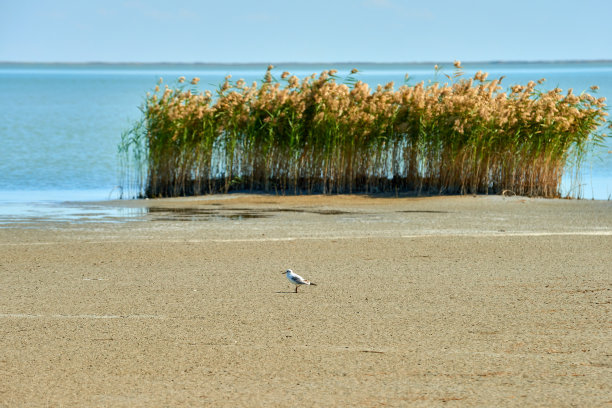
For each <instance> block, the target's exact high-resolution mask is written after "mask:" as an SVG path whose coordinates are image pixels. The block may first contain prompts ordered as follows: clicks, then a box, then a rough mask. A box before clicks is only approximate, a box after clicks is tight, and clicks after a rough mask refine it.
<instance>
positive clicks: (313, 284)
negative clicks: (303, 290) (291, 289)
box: [308, 282, 317, 286]
mask: <svg viewBox="0 0 612 408" xmlns="http://www.w3.org/2000/svg"><path fill="white" fill-rule="evenodd" d="M308 284H309V285H312V286H317V284H316V283H314V282H308Z"/></svg>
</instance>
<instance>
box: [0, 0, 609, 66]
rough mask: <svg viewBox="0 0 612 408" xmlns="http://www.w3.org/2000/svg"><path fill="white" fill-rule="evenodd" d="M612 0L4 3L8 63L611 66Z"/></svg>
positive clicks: (1, 57)
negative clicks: (571, 62) (577, 62)
mask: <svg viewBox="0 0 612 408" xmlns="http://www.w3.org/2000/svg"><path fill="white" fill-rule="evenodd" d="M611 27H612V1H610V0H580V1H577V0H571V1H570V0H556V1H555V0H508V1H492V0H489V1H484V0H473V1H470V0H464V1H456V0H455V1H447V0H430V1H422V0H415V1H407V0H405V1H402V0H353V1H350V0H326V1H322V0H306V1H290V0H285V1H276V0H251V1H246V0H234V1H232V0H226V1H221V0H217V1H193V0H182V1H176V2H174V1H158V0H151V1H145V0H47V1H45V0H17V1H13V0H0V61H26V62H92V61H102V62H264V63H267V62H355V61H359V62H438V61H452V60H455V59H459V60H462V61H490V60H505V61H509V60H526V61H536V60H568V59H612V41H611V38H612V33H611V29H610V28H611Z"/></svg>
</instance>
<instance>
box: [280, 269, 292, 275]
mask: <svg viewBox="0 0 612 408" xmlns="http://www.w3.org/2000/svg"><path fill="white" fill-rule="evenodd" d="M281 273H282V274H287V273H293V271H292V270H291V269H287V270H286V271H284V272H281Z"/></svg>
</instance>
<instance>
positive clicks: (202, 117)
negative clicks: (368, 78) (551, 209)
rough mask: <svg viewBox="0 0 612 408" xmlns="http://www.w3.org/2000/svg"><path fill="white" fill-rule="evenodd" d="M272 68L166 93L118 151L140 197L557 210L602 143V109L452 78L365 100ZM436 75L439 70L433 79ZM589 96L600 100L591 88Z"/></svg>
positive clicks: (356, 87) (333, 84) (555, 95)
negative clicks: (266, 196) (532, 200)
mask: <svg viewBox="0 0 612 408" xmlns="http://www.w3.org/2000/svg"><path fill="white" fill-rule="evenodd" d="M272 71H273V66H269V67H268V69H267V71H266V73H265V76H264V78H263V80H262V81H261V82H260V83H258V82H254V83H252V84H250V85H249V84H246V83H245V81H243V80H238V81H236V82H232V81H231V76H228V77H226V79H225V82H224V83H223V84H222V85H221V86H220V87H219V88H218V89H217V90H216V91H215V93H214V94H213V93H212V92H210V91H205V92H200V91H198V88H197V83H198V81H199V79H198V78H194V79H192V80H191V81H190V82H186V81H185V78H184V77H181V78H179V80H178V82H177V83H176V85H175V86H173V87H169V86H167V85H165V86H164V87H163V88H162V85H163V84H162V82H161V80H160V83H159V84H158V85H157V86H156V88H155V92H152V93H149V94H147V97H146V100H145V102H144V104H143V106H142V112H143V117H142V119H141V120H140V121H139V122H138V123H137V124H136V125H135V126H134V127H133V128H132V129H130V130H129V131H127V132H126V133H125V134H124V135H123V138H122V144H121V148H120V150H121V151H122V152H123V153H124V159H125V160H126V161H125V167H124V168H125V169H127V178H129V179H130V182H131V183H132V184H135V185H136V188H137V190H138V191H139V192H140V194H141V195H144V196H146V197H169V196H186V195H198V194H208V193H226V192H228V191H231V190H243V191H244V190H248V191H263V192H276V193H282V194H285V193H289V194H311V193H323V194H335V193H376V192H394V193H399V192H415V191H416V192H423V193H429V194H431V193H434V194H499V193H502V192H504V191H509V192H512V193H513V194H517V195H526V196H541V197H559V196H560V186H561V179H562V177H563V175H564V174H566V172H567V170H568V169H573V171H574V174H578V171H579V168H580V164H581V162H582V160H583V159H584V157H585V154H586V152H587V151H588V150H589V149H590V148H592V147H593V146H595V145H597V144H600V143H602V142H603V139H604V137H606V135H605V134H604V133H603V131H602V128H603V125H604V124H605V120H606V115H607V112H606V110H607V108H606V105H605V98H599V99H597V98H596V97H594V96H592V95H591V94H589V93H585V92H583V93H581V94H579V95H576V94H574V93H573V91H572V89H570V90H568V91H566V92H563V91H562V90H561V89H558V88H555V89H552V90H549V91H540V90H539V89H538V84H540V83H541V82H542V81H543V80H540V81H538V83H536V82H534V81H531V82H529V83H528V84H526V85H512V86H510V87H508V88H507V89H505V90H504V88H503V87H502V80H503V77H502V78H497V79H492V80H488V78H487V77H488V76H487V74H486V73H483V72H478V73H477V74H476V75H475V76H474V77H472V78H466V77H465V75H464V74H463V70H462V67H461V64H460V63H459V62H455V71H454V73H452V74H451V75H446V76H442V75H439V76H440V77H443V78H444V80H445V82H441V81H433V82H431V81H430V82H428V83H424V82H421V83H418V84H416V85H408V84H403V85H402V86H400V87H399V88H398V89H397V90H396V89H395V88H394V84H393V83H392V82H391V83H388V84H386V85H384V86H380V85H379V86H378V87H377V88H376V89H370V87H369V86H368V85H367V84H366V83H364V82H362V81H360V80H358V79H357V77H358V72H357V70H353V71H352V72H351V74H350V75H349V76H348V77H346V78H340V77H339V76H338V75H337V72H336V71H335V70H329V71H323V72H321V73H320V74H319V75H315V74H313V75H311V76H308V77H305V78H302V79H299V78H297V77H296V76H293V75H290V74H289V73H288V72H283V73H282V74H281V75H280V77H279V78H278V79H276V78H274V76H273V74H272ZM436 74H439V70H438V68H437V67H436ZM592 91H596V87H592Z"/></svg>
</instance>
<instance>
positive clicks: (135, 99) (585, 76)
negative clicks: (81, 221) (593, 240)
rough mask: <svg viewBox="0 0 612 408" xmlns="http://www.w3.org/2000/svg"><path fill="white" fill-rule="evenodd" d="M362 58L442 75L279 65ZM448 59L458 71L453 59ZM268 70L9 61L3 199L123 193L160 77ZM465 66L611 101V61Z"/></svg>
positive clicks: (397, 77) (595, 160)
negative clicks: (140, 124)
mask: <svg viewBox="0 0 612 408" xmlns="http://www.w3.org/2000/svg"><path fill="white" fill-rule="evenodd" d="M354 67H356V68H358V69H359V70H360V73H359V74H358V76H357V77H358V79H361V80H363V81H365V82H367V83H369V84H370V85H371V86H376V85H377V84H379V83H380V84H384V83H387V82H389V81H394V82H395V84H396V86H399V85H401V84H402V83H403V82H404V76H405V74H406V73H408V74H409V75H410V80H409V81H410V82H409V83H411V84H414V83H416V82H419V81H421V80H425V81H427V80H434V79H435V78H434V70H433V65H432V64H426V65H422V64H297V65H291V64H285V65H279V66H278V67H277V68H276V69H275V70H274V71H273V72H274V73H276V75H277V76H280V73H281V72H282V71H284V70H287V71H290V72H291V73H292V74H296V75H298V76H299V77H303V76H306V75H309V74H312V73H319V72H321V71H322V70H324V69H330V68H336V69H338V70H339V75H340V76H346V75H347V74H348V72H349V71H350V69H352V68H354ZM443 68H444V72H446V73H449V74H450V73H452V72H453V67H452V64H447V65H443ZM265 69H266V65H265V64H260V65H257V64H255V65H44V64H41V65H35V64H27V65H19V64H0V140H1V141H2V143H1V144H0V148H1V150H0V203H3V204H4V206H5V211H7V210H6V208H7V206H9V207H11V208H18V209H19V208H22V209H23V208H24V207H23V204H27V203H41V202H61V201H88V200H107V199H111V198H117V197H119V193H120V189H119V188H118V186H119V184H120V182H121V181H120V171H119V170H120V169H119V159H118V154H117V145H118V143H119V140H120V137H121V133H122V131H124V130H126V129H127V128H128V127H129V126H130V124H131V123H132V122H133V121H135V120H136V119H138V118H139V116H140V111H139V106H140V104H141V103H142V101H143V98H144V96H145V94H146V92H147V91H150V90H151V89H152V88H153V87H154V86H155V84H156V82H157V80H158V79H159V77H163V78H164V81H165V82H166V83H169V84H171V85H172V84H173V83H174V81H175V80H176V79H177V78H178V77H179V76H182V75H184V76H186V77H187V78H188V79H189V78H191V77H195V76H197V77H200V78H201V82H200V88H201V89H213V88H215V87H216V86H218V84H219V83H220V82H222V81H223V78H224V77H225V76H226V75H228V74H232V76H233V78H232V79H233V80H237V79H240V78H243V79H245V80H246V81H247V82H251V81H254V80H260V79H261V78H262V77H263V75H264V73H265ZM464 70H465V72H466V75H473V74H474V73H475V72H476V71H478V70H483V71H486V72H489V78H494V77H499V76H501V75H505V76H506V79H505V80H504V84H505V85H511V84H515V83H521V84H526V83H527V82H528V81H530V80H538V79H540V78H542V77H543V78H546V79H547V81H546V82H545V83H544V85H543V88H545V89H547V88H554V87H560V88H562V89H564V90H566V89H567V88H573V89H574V91H575V93H579V92H581V91H584V90H589V87H590V86H591V85H598V86H599V87H600V90H599V91H598V96H605V97H606V98H607V99H608V101H610V100H612V62H601V63H595V62H591V63H537V64H536V63H487V64H464ZM437 79H438V80H441V81H442V80H443V79H444V78H443V77H438V78H437ZM606 144H607V145H606V146H604V147H603V148H601V149H599V150H598V151H597V152H596V153H595V155H594V156H593V157H591V158H589V160H588V162H587V163H586V165H585V166H584V168H583V179H582V185H581V196H582V197H583V198H587V199H591V198H595V199H606V200H607V199H610V197H612V154H611V153H608V151H612V140H607V142H606ZM567 188H569V187H567ZM575 193H576V191H573V194H574V195H575ZM17 203H19V205H17ZM9 204H10V205H9ZM16 211H23V210H16ZM0 213H1V211H0Z"/></svg>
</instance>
